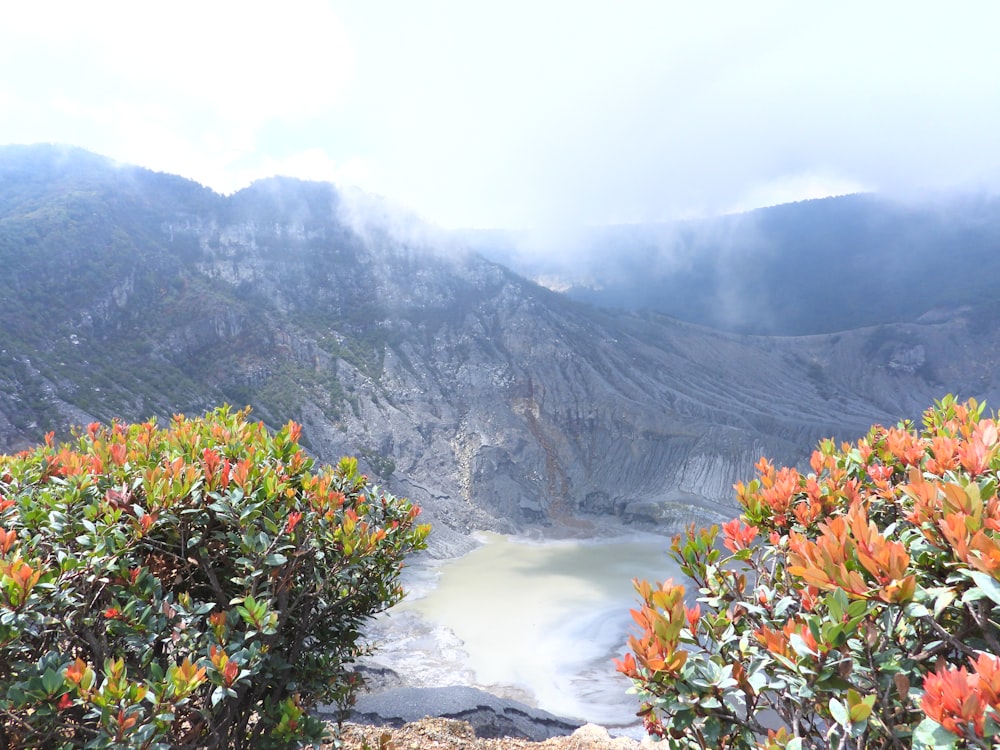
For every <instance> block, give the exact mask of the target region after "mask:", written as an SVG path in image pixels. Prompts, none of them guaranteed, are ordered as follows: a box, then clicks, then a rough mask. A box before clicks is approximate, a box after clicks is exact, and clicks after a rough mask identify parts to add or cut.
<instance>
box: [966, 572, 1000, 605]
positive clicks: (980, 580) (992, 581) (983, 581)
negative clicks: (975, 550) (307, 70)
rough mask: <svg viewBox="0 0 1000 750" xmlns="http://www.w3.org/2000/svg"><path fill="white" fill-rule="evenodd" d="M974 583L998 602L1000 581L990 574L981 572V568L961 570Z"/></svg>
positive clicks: (999, 599) (999, 598) (999, 601)
mask: <svg viewBox="0 0 1000 750" xmlns="http://www.w3.org/2000/svg"><path fill="white" fill-rule="evenodd" d="M963 572H964V573H965V574H966V575H967V576H968V577H969V578H971V579H972V580H973V581H974V582H975V584H976V585H977V586H978V587H979V588H980V589H982V591H983V593H984V594H986V596H988V597H989V598H990V599H992V600H993V601H994V602H996V603H997V604H1000V581H997V579H996V578H994V577H993V576H991V575H988V574H987V573H983V572H982V571H981V570H966V571H963Z"/></svg>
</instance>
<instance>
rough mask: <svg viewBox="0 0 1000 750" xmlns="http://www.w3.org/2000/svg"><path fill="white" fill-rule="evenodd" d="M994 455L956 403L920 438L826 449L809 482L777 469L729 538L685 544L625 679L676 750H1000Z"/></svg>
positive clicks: (646, 593) (984, 428) (748, 490)
mask: <svg viewBox="0 0 1000 750" xmlns="http://www.w3.org/2000/svg"><path fill="white" fill-rule="evenodd" d="M998 454H1000V430H998V423H997V420H996V418H995V417H986V416H984V407H983V405H981V404H978V403H976V402H975V401H969V402H967V403H959V402H957V401H956V400H955V399H954V398H953V397H951V396H948V397H946V398H944V399H943V400H942V401H940V402H939V403H937V404H936V405H935V406H934V407H933V408H931V409H929V410H927V412H926V413H925V414H924V419H923V429H921V430H917V429H915V428H914V427H913V426H912V425H910V424H909V423H902V424H900V425H897V426H895V427H892V428H889V429H886V428H883V427H880V426H875V427H873V428H872V429H871V431H870V432H869V433H868V435H867V436H866V437H864V438H863V439H861V440H859V441H857V443H855V444H847V443H845V444H843V445H841V446H839V447H838V446H836V444H835V443H834V442H833V441H832V440H825V441H823V442H821V443H820V445H819V447H818V449H817V450H816V451H815V452H814V453H813V455H812V458H811V460H810V462H809V464H810V467H811V469H812V471H811V472H810V473H809V474H802V473H800V471H799V470H797V469H794V468H787V467H786V468H776V467H775V466H774V465H772V464H771V463H770V462H769V461H767V460H766V459H762V460H761V461H760V462H759V463H758V465H757V474H758V476H757V478H756V479H754V480H752V481H750V482H748V483H741V484H738V485H737V486H736V494H737V498H738V500H739V502H740V504H741V505H742V507H743V513H742V515H741V516H740V518H738V519H734V520H733V521H731V522H730V523H727V524H725V525H724V526H723V528H722V532H723V533H722V535H721V539H720V534H719V529H718V528H716V527H713V528H710V529H695V528H693V527H692V528H691V529H690V530H689V531H688V532H687V533H686V534H685V535H682V536H680V537H677V538H675V539H674V542H673V545H672V550H671V555H672V557H674V559H676V560H677V562H678V563H679V564H680V567H681V569H682V570H683V572H684V573H685V574H686V575H687V576H688V578H689V579H690V582H689V583H688V584H687V585H680V584H674V583H672V582H668V583H666V584H662V585H658V586H651V585H650V584H648V583H646V582H641V581H637V582H636V590H637V592H638V594H639V598H640V606H639V608H638V609H636V610H635V611H634V612H633V616H634V618H635V621H636V623H637V625H638V627H639V633H638V634H636V635H634V636H633V637H632V638H631V639H630V646H631V649H632V653H629V654H626V655H625V657H624V658H623V659H622V660H620V661H618V662H617V664H618V669H619V670H620V671H622V672H624V673H625V674H626V675H628V676H629V677H631V678H632V680H633V682H634V684H635V687H636V690H637V691H638V693H639V694H640V696H641V698H642V707H641V710H640V712H639V713H640V715H641V716H643V719H644V722H645V725H646V726H647V728H649V729H650V732H651V734H653V735H654V736H656V737H658V738H660V739H661V740H662V741H663V742H665V743H666V744H667V746H668V747H670V748H672V749H674V748H676V749H677V750H681V749H684V750H689V749H690V750H694V749H695V748H699V749H707V748H712V749H713V750H715V749H724V748H732V749H738V750H749V749H751V748H766V749H767V750H777V749H778V748H789V749H792V750H803V749H804V748H838V749H839V748H843V749H846V748H865V749H868V748H921V749H923V748H993V750H1000V739H998V737H1000V495H998V486H1000V455H998ZM695 602H697V604H695ZM692 605H695V606H698V607H700V610H699V612H698V616H697V617H692V616H691V615H690V613H691V612H692Z"/></svg>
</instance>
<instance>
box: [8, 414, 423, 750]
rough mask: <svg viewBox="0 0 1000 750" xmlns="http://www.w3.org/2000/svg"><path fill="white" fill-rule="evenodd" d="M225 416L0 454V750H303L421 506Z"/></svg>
mask: <svg viewBox="0 0 1000 750" xmlns="http://www.w3.org/2000/svg"><path fill="white" fill-rule="evenodd" d="M299 431H300V428H299V426H298V425H296V424H294V423H289V424H288V425H287V426H286V427H285V428H284V429H282V430H281V431H280V432H278V433H277V434H273V435H272V434H270V433H269V432H268V431H267V430H266V429H265V428H264V426H263V425H262V424H260V423H253V422H250V421H248V420H247V418H246V413H245V412H238V413H231V412H230V411H229V410H228V408H224V409H220V410H217V411H215V412H212V413H210V414H208V415H206V416H205V417H204V418H202V419H187V418H185V417H182V416H177V417H174V419H173V420H172V422H171V423H170V425H169V426H168V427H166V428H164V429H161V428H158V427H157V426H156V424H155V422H147V423H145V424H138V425H128V426H126V425H122V424H117V423H116V424H113V425H111V426H110V427H102V426H99V425H96V424H94V425H91V426H90V427H89V428H88V429H87V430H86V432H85V433H82V434H80V435H78V436H76V440H75V442H74V443H72V444H66V445H55V444H54V443H53V441H52V438H51V436H49V438H48V439H47V441H46V444H45V445H44V446H41V447H39V448H37V449H34V450H30V451H25V452H23V453H21V454H18V455H16V456H4V457H0V748H42V747H45V748H82V747H87V748H108V747H116V748H285V747H299V746H304V745H308V744H311V743H312V744H315V743H317V742H318V741H319V739H320V738H321V736H322V734H323V732H324V725H323V723H322V722H321V721H319V720H318V719H317V718H315V717H313V716H311V715H310V709H312V708H313V707H314V706H315V705H316V704H317V703H318V702H321V701H322V702H333V703H335V704H338V705H339V706H341V707H346V706H347V705H349V703H350V701H351V698H352V694H353V691H354V688H355V678H354V675H353V674H352V672H351V671H350V669H349V665H350V664H351V662H352V661H353V660H354V658H355V657H356V656H357V655H358V654H359V653H361V651H362V650H363V646H362V644H361V640H360V631H359V628H361V626H362V625H363V623H364V621H365V620H366V618H368V617H370V616H371V615H373V614H374V613H376V612H378V611H380V610H382V609H384V608H386V607H388V606H390V605H391V604H393V603H395V602H396V601H398V600H399V599H400V598H401V596H402V590H401V588H400V586H399V583H398V574H399V571H400V569H401V567H402V561H403V557H404V556H405V555H406V554H407V553H409V552H411V551H413V550H416V549H419V548H421V547H422V546H423V541H424V538H425V536H426V534H427V530H428V529H427V527H426V526H418V525H416V522H415V518H416V515H417V513H418V512H419V510H418V509H417V508H415V507H412V506H411V505H410V504H408V503H407V502H406V501H403V500H397V499H395V498H393V497H391V496H389V495H385V494H382V493H380V492H379V491H378V490H377V489H374V488H371V487H369V486H367V479H366V478H365V477H364V476H361V475H359V474H358V473H357V465H356V462H355V461H354V460H353V459H343V460H342V461H341V462H340V464H339V466H337V467H336V468H335V469H330V468H328V467H327V468H323V469H321V470H319V471H318V472H316V473H313V472H312V469H313V462H312V460H311V459H309V458H307V457H306V456H305V455H304V454H303V452H302V450H301V449H300V447H299V445H298V442H297V441H298V437H299Z"/></svg>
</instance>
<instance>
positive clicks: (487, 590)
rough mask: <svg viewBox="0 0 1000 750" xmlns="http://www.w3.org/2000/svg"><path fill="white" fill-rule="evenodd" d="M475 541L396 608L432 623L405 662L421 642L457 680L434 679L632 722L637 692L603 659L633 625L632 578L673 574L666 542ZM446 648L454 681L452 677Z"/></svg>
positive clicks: (568, 712) (584, 715) (589, 716)
mask: <svg viewBox="0 0 1000 750" xmlns="http://www.w3.org/2000/svg"><path fill="white" fill-rule="evenodd" d="M481 540H482V541H483V542H484V544H483V546H481V547H479V548H477V549H475V550H473V551H472V552H470V553H468V554H466V555H464V556H462V557H460V558H457V559H455V560H449V561H446V562H444V563H441V564H440V565H438V566H436V567H435V568H434V569H433V570H434V571H435V572H436V573H437V581H436V584H433V587H432V588H430V589H429V590H426V591H425V592H421V591H419V590H418V591H416V592H415V598H410V599H407V601H406V602H404V603H403V604H402V605H400V606H399V607H397V608H396V610H394V612H397V613H398V614H401V615H403V616H404V617H406V616H408V613H411V612H412V613H417V614H419V615H420V616H421V617H422V618H423V620H424V621H426V622H427V623H429V624H431V625H432V626H436V627H435V629H436V630H437V631H438V633H437V635H435V636H428V635H427V634H426V633H425V634H424V636H423V637H422V638H418V639H413V640H412V641H411V642H409V643H408V644H407V646H406V650H407V651H408V652H410V653H409V656H410V658H413V656H414V654H413V653H412V651H413V649H414V648H425V649H427V652H426V654H425V656H426V658H427V659H428V660H430V661H431V662H432V663H433V662H434V661H435V660H438V662H439V663H440V664H441V667H442V668H443V669H448V668H450V669H451V670H452V675H453V677H455V678H454V679H452V680H451V681H450V682H447V681H443V680H444V679H446V675H442V676H441V677H442V681H441V683H440V684H455V683H457V682H464V681H467V682H470V683H471V684H474V685H477V686H480V687H484V688H486V689H492V690H494V691H495V692H498V693H501V694H508V695H514V696H515V697H516V696H517V695H519V694H520V695H523V696H524V698H525V699H526V702H529V703H533V704H535V705H537V706H538V707H539V708H542V709H544V710H546V711H550V712H552V713H554V714H557V715H560V716H567V717H572V718H576V719H581V720H585V721H591V722H596V723H599V724H604V725H606V726H626V725H630V724H634V723H635V722H636V718H635V712H636V710H637V709H638V707H639V705H638V700H637V699H636V697H635V696H634V695H629V694H627V693H626V691H627V690H628V688H629V686H630V683H629V681H628V679H627V678H625V677H624V676H622V675H620V674H618V673H617V672H616V671H615V668H614V664H613V663H612V661H611V659H612V658H614V657H621V655H622V654H623V653H624V652H625V651H626V649H627V647H626V641H627V637H628V634H629V633H630V632H632V630H633V625H632V619H631V616H630V615H629V609H630V608H632V607H634V606H635V604H636V596H635V593H634V589H633V586H632V580H633V579H634V578H647V579H650V580H664V579H666V578H674V579H679V578H681V577H682V576H681V574H680V572H679V571H678V569H677V567H676V565H675V564H674V563H673V561H672V560H670V559H669V558H668V556H667V554H666V550H667V549H668V547H669V540H668V539H667V538H665V537H661V536H657V535H653V534H634V535H630V536H628V537H612V538H608V539H600V540H585V541H584V540H556V541H551V540H546V541H534V540H525V539H518V538H508V537H503V536H499V535H496V534H483V535H482V537H481ZM419 578H421V579H422V578H424V576H423V575H419ZM417 588H418V589H420V588H423V587H422V586H421V585H420V584H417ZM421 594H422V595H421ZM404 613H407V614H404ZM441 629H443V630H444V631H445V632H446V633H447V634H448V635H447V636H442V635H441V633H440V630H441ZM452 634H453V636H452ZM443 651H448V652H450V653H449V654H448V655H447V656H445V654H443V653H441V652H443ZM456 652H457V653H458V658H459V659H460V660H461V661H462V666H463V667H464V668H465V670H467V671H465V675H464V679H462V676H455V675H454V666H455V661H454V660H455V658H456ZM449 665H450V666H449ZM421 669H426V665H423V666H421ZM461 671H462V670H460V673H461ZM470 678H471V679H470ZM511 688H514V690H512V689H511Z"/></svg>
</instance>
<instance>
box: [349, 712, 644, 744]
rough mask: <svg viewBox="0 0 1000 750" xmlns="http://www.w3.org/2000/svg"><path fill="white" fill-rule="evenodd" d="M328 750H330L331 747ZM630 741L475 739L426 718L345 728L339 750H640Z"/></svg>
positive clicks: (592, 735) (576, 734)
mask: <svg viewBox="0 0 1000 750" xmlns="http://www.w3.org/2000/svg"><path fill="white" fill-rule="evenodd" d="M329 748H330V749H331V750H332V748H333V746H332V745H330V746H329ZM639 748H640V743H639V742H638V741H637V740H633V739H631V738H629V737H611V736H610V735H609V734H608V731H607V730H606V729H604V728H603V727H599V726H596V725H594V724H585V725H583V726H582V727H580V728H579V729H576V730H574V731H573V733H572V734H569V735H562V736H558V737H550V738H549V739H546V740H543V741H541V742H532V741H531V740H525V739H518V738H514V737H478V736H476V733H475V731H474V730H473V728H472V725H471V724H469V723H468V722H466V721H459V720H458V719H443V718H434V717H426V718H424V719H421V720H420V721H416V722H412V723H409V724H404V725H403V726H402V727H398V728H396V727H377V726H371V725H368V724H353V723H347V724H344V726H343V729H342V732H341V745H340V750H639Z"/></svg>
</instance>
